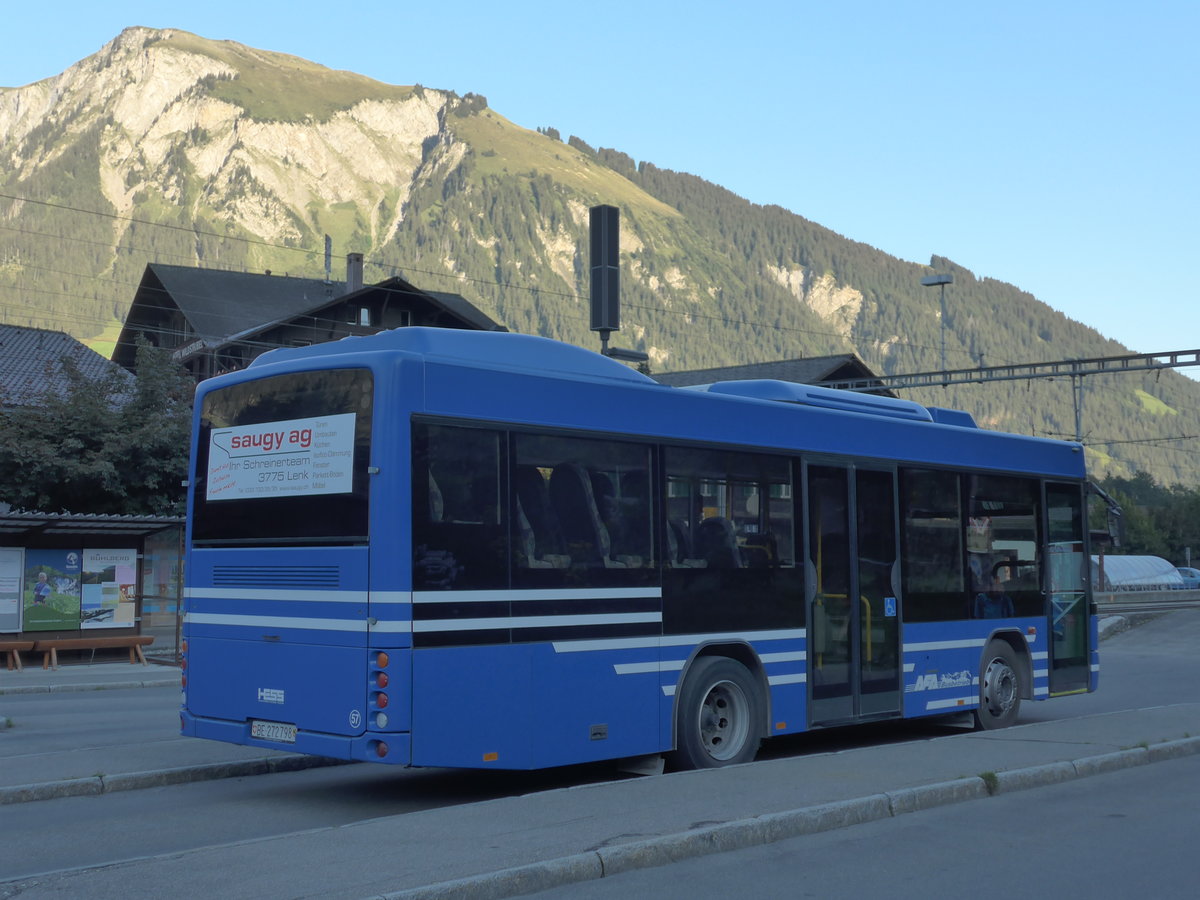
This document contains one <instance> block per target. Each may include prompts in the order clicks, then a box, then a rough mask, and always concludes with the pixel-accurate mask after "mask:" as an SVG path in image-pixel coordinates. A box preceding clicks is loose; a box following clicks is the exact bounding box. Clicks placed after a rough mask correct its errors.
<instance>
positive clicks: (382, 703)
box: [375, 691, 388, 709]
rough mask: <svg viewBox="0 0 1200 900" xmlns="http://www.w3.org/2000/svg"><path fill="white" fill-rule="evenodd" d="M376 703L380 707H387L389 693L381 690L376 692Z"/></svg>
mask: <svg viewBox="0 0 1200 900" xmlns="http://www.w3.org/2000/svg"><path fill="white" fill-rule="evenodd" d="M375 705H376V706H378V707H379V708H380V709H387V705H388V698H387V694H385V693H383V691H380V692H379V693H378V694H376V695H375Z"/></svg>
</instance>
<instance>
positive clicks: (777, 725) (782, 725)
mask: <svg viewBox="0 0 1200 900" xmlns="http://www.w3.org/2000/svg"><path fill="white" fill-rule="evenodd" d="M785 728H787V722H776V723H775V730H776V731H783V729H785Z"/></svg>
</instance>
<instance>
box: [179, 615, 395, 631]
mask: <svg viewBox="0 0 1200 900" xmlns="http://www.w3.org/2000/svg"><path fill="white" fill-rule="evenodd" d="M184 621H185V622H186V623H187V624H188V625H239V626H242V627H245V628H308V629H311V630H315V631H361V632H363V633H364V634H365V633H366V631H367V620H366V619H302V618H298V617H295V616H237V615H228V614H225V613H195V612H190V613H186V614H185V615H184ZM405 624H407V623H405Z"/></svg>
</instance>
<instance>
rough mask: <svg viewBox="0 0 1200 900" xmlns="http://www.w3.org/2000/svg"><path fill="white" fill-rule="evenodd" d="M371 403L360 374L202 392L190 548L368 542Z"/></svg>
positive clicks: (315, 375)
mask: <svg viewBox="0 0 1200 900" xmlns="http://www.w3.org/2000/svg"><path fill="white" fill-rule="evenodd" d="M371 403H372V377H371V373H370V371H369V370H366V369H332V370H325V371H314V372H296V373H292V374H288V375H276V376H274V377H271V378H265V379H260V380H258V381H250V382H243V383H241V384H235V385H232V386H230V387H227V388H224V389H222V390H218V391H213V392H211V393H210V394H208V395H207V396H206V397H205V398H204V404H203V407H202V409H201V413H200V428H199V430H198V433H197V444H196V457H197V464H196V468H195V478H196V482H197V483H196V485H195V491H194V492H193V496H194V501H193V502H194V511H193V518H192V540H193V542H194V543H195V544H197V545H210V546H211V545H217V544H238V543H255V544H289V543H304V544H310V545H311V544H313V543H318V544H320V543H326V544H345V543H362V542H365V541H366V540H367V483H368V478H367V461H368V458H369V449H370V434H371Z"/></svg>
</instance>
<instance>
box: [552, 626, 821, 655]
mask: <svg viewBox="0 0 1200 900" xmlns="http://www.w3.org/2000/svg"><path fill="white" fill-rule="evenodd" d="M805 633H806V632H805V630H804V629H803V628H793V629H782V630H779V631H718V632H713V633H711V634H664V635H661V636H658V635H655V636H649V637H633V638H596V639H592V640H586V639H585V640H579V641H554V642H553V647H554V652H555V653H589V652H591V651H594V650H643V649H653V648H655V647H686V646H690V645H694V644H700V643H715V642H719V641H731V640H733V641H787V640H796V639H802V638H804V636H805Z"/></svg>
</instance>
